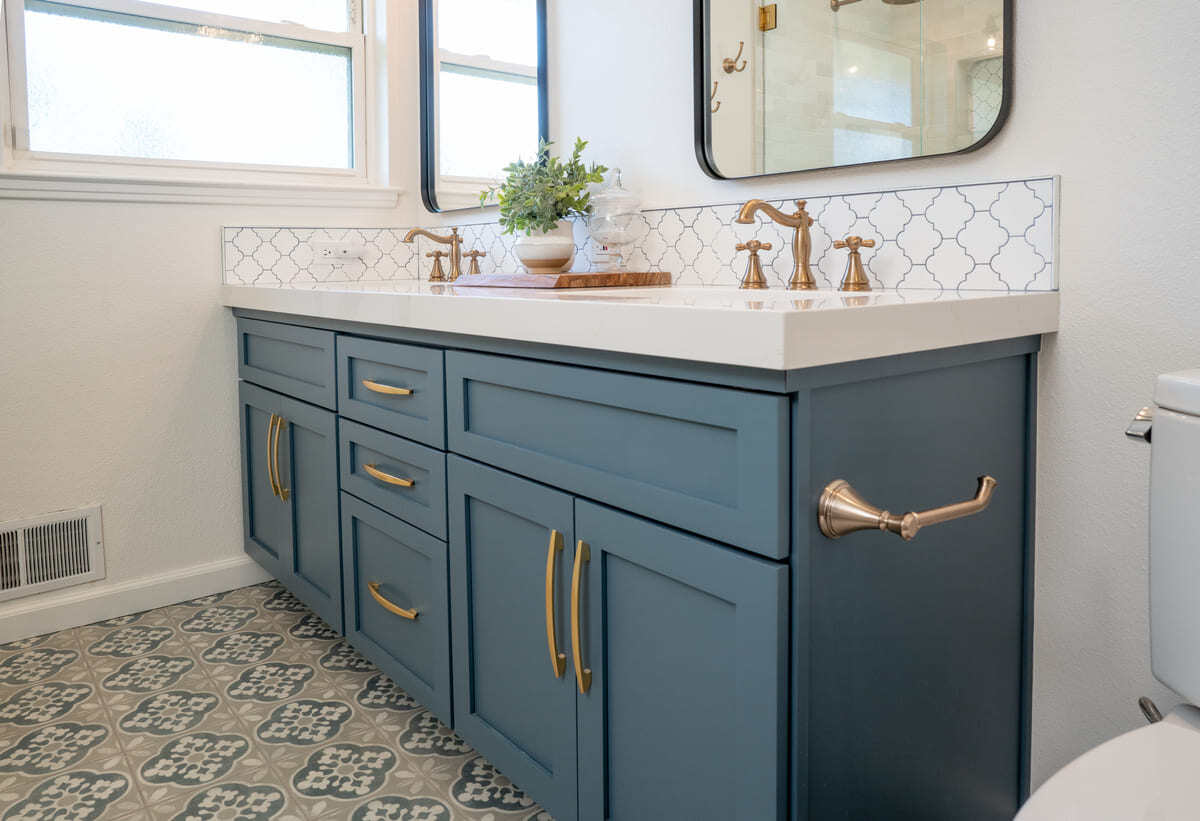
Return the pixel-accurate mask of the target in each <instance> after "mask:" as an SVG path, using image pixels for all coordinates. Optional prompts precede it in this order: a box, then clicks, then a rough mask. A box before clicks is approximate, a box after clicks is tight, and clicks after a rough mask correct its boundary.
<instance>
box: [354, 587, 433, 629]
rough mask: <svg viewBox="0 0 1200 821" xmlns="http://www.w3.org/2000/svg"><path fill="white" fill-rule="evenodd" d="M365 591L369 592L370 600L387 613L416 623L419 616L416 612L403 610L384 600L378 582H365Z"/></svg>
mask: <svg viewBox="0 0 1200 821" xmlns="http://www.w3.org/2000/svg"><path fill="white" fill-rule="evenodd" d="M367 590H370V591H371V598H373V599H375V601H376V602H377V603H378V604H379V606H380V607H382V608H383V609H384V610H386V611H388V612H389V613H395V614H396V615H397V616H399V617H400V618H402V619H408V620H409V621H416V620H417V616H418V615H420V614H419V613H417V611H416V610H405V609H404V608H403V607H401V606H400V605H398V604H394V603H392V602H390V601H388V600H387V599H385V598H384V597H383V594H382V593H380V592H379V582H367Z"/></svg>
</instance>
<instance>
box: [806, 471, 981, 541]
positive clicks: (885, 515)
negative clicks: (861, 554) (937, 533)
mask: <svg viewBox="0 0 1200 821" xmlns="http://www.w3.org/2000/svg"><path fill="white" fill-rule="evenodd" d="M995 489H996V480H995V479H993V478H992V477H991V476H980V477H979V490H978V491H977V492H976V494H975V498H973V499H968V500H967V501H965V502H957V503H955V504H952V505H946V506H945V507H935V508H933V509H932V510H922V511H919V512H917V511H910V512H908V513H905V514H904V515H903V516H895V515H893V514H891V513H889V512H888V511H886V510H881V509H880V508H877V507H875V505H873V504H871V503H869V502H867V501H866V500H865V499H863V498H862V497H861V496H859V495H858V493H857V492H856V491H855V490H854V488H853V487H851V486H850V483H849V482H847V481H846V480H845V479H838V480H837V481H834V482H830V483H829V484H828V485H827V486H826V487H825V492H824V493H822V494H821V500H820V502H819V503H818V506H817V523H818V524H819V525H820V526H821V532H822V533H824V534H825V535H826V536H828V537H829V538H831V539H836V538H838V537H839V536H845V535H846V534H847V533H854V532H856V531H859V530H885V531H890V532H892V533H895V534H896V535H898V536H899V537H900V538H902V539H904V540H905V541H911V540H912V539H913V537H914V536H916V535H917V531H919V530H920V529H921V528H923V527H925V526H926V525H939V524H941V523H942V522H949V521H951V520H952V519H961V518H963V517H964V516H974V515H975V514H976V513H981V512H982V511H983V509H984V508H986V507H987V506H988V503H989V502H991V501H992V491H993V490H995Z"/></svg>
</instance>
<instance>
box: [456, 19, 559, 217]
mask: <svg viewBox="0 0 1200 821" xmlns="http://www.w3.org/2000/svg"><path fill="white" fill-rule="evenodd" d="M436 94H437V108H438V117H437V122H438V138H437V139H438V150H437V157H438V175H439V182H440V185H439V201H440V200H442V199H448V201H453V202H452V204H450V205H447V204H445V203H442V207H443V209H444V208H446V207H462V205H464V204H465V205H473V204H478V202H479V199H478V192H479V190H480V189H481V188H483V187H484V186H486V185H488V184H490V183H491V182H492V181H494V180H495V179H497V178H498V177H501V176H502V173H501V172H502V169H503V168H504V167H505V166H506V165H508V164H509V163H510V162H513V161H514V160H516V159H517V158H518V157H520V158H524V159H526V160H532V159H534V158H535V157H536V155H537V148H538V134H539V119H538V97H539V92H538V9H537V3H536V0H486V2H480V0H438V2H437V92H436ZM485 123H486V124H487V125H486V133H487V138H486V139H482V140H481V139H480V136H481V133H480V132H481V129H483V128H484V124H485ZM459 189H462V192H463V197H464V198H465V199H464V202H463V203H461V204H459V203H457V201H456V200H454V194H455V193H457V192H458V190H459Z"/></svg>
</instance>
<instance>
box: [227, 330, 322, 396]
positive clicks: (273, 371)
mask: <svg viewBox="0 0 1200 821" xmlns="http://www.w3.org/2000/svg"><path fill="white" fill-rule="evenodd" d="M237 324H238V376H240V377H241V378H242V379H246V380H248V381H250V382H253V383H255V384H256V385H262V386H263V387H265V388H270V389H271V390H274V391H278V392H279V393H282V394H285V395H287V396H295V397H296V398H298V399H303V400H304V401H305V402H312V403H313V404H314V405H320V406H322V407H325V408H329V409H330V410H337V390H336V381H335V379H334V370H335V367H334V356H333V354H334V336H333V334H332V333H331V332H329V331H322V330H318V329H316V328H304V327H300V326H298V325H284V324H282V323H279V322H261V321H258V320H254V319H239V320H238V323H237Z"/></svg>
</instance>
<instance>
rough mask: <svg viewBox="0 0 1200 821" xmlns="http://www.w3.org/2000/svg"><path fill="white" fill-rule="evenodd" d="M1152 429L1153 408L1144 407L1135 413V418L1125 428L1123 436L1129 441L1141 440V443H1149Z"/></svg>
mask: <svg viewBox="0 0 1200 821" xmlns="http://www.w3.org/2000/svg"><path fill="white" fill-rule="evenodd" d="M1153 428H1154V408H1152V407H1149V406H1147V407H1144V408H1142V409H1141V410H1140V411H1138V412H1137V416H1135V417H1133V421H1132V422H1130V423H1129V427H1127V428H1125V435H1126V436H1128V437H1129V438H1130V439H1141V440H1142V441H1143V442H1149V441H1150V434H1151V433H1152V432H1153Z"/></svg>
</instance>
